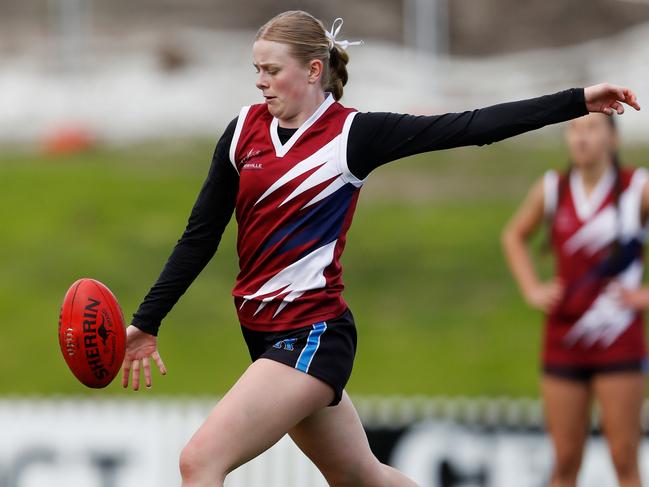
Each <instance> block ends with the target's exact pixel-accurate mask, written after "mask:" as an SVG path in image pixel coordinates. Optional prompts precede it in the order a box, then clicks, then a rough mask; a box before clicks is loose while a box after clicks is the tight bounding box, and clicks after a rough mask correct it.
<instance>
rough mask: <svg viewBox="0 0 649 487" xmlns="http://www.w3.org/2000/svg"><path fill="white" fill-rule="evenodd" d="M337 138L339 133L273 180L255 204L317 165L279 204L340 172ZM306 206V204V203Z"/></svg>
mask: <svg viewBox="0 0 649 487" xmlns="http://www.w3.org/2000/svg"><path fill="white" fill-rule="evenodd" d="M339 139H340V135H338V136H336V137H334V138H333V139H332V140H331V141H330V142H329V143H328V144H327V145H325V146H323V147H322V148H321V149H319V150H318V151H316V152H314V153H313V154H311V155H310V156H309V157H307V158H306V159H304V160H303V161H300V162H299V163H297V164H296V165H295V166H293V167H292V168H291V169H290V170H289V171H288V172H287V173H286V174H284V175H283V176H282V177H281V178H279V179H278V180H277V181H275V182H274V183H273V184H272V185H271V186H270V187H269V188H268V189H267V190H266V192H265V193H264V194H262V195H261V197H260V198H259V199H258V200H257V202H256V203H255V205H257V204H259V202H261V201H262V200H263V199H265V198H266V197H268V196H269V195H270V194H272V193H274V192H275V191H277V190H278V189H279V188H281V187H282V186H284V185H285V184H286V183H288V182H289V181H292V180H293V179H295V178H297V177H298V176H300V175H302V174H304V173H305V172H307V171H309V170H311V169H314V168H316V167H318V166H320V168H319V169H318V170H317V171H315V172H314V173H313V174H312V175H311V176H309V177H308V178H307V179H306V180H305V181H303V182H302V184H300V186H299V187H298V188H296V190H295V191H293V193H291V195H290V196H289V197H288V198H286V199H285V200H284V201H283V202H282V203H281V204H284V203H286V202H287V201H289V200H291V199H293V198H295V197H296V196H298V195H300V194H302V193H304V192H305V191H307V190H309V189H311V188H313V187H315V186H317V185H318V184H321V183H323V182H324V181H327V180H328V179H331V178H333V177H335V176H336V175H339V174H341V171H340V169H339V168H338V167H337V165H338V164H337V157H336V154H337V150H338V143H339ZM314 199H315V198H314ZM313 202H315V201H313ZM309 204H311V203H309ZM306 206H308V204H307V205H306Z"/></svg>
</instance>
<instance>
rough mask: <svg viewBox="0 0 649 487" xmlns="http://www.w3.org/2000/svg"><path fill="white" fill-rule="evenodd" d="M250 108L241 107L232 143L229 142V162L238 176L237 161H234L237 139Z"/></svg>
mask: <svg viewBox="0 0 649 487" xmlns="http://www.w3.org/2000/svg"><path fill="white" fill-rule="evenodd" d="M249 110H250V106H247V107H243V108H242V109H241V111H240V112H239V118H238V119H237V126H236V127H235V129H234V134H233V135H232V142H230V162H231V163H232V165H233V166H234V170H235V171H237V174H239V169H237V161H235V160H234V158H235V157H236V153H237V144H238V143H239V137H241V130H242V129H243V123H244V122H245V121H246V116H247V115H248V111H249Z"/></svg>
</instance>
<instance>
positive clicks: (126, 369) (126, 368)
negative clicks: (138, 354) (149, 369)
mask: <svg viewBox="0 0 649 487" xmlns="http://www.w3.org/2000/svg"><path fill="white" fill-rule="evenodd" d="M130 373H131V361H130V360H128V359H124V363H123V364H122V387H123V388H125V389H126V388H127V387H128V376H129V374H130Z"/></svg>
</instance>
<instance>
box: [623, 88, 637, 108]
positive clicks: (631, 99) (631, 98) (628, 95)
mask: <svg viewBox="0 0 649 487" xmlns="http://www.w3.org/2000/svg"><path fill="white" fill-rule="evenodd" d="M623 91H624V98H623V101H624V102H625V103H626V104H627V105H629V106H631V107H633V108H635V109H636V110H640V104H639V103H638V97H637V96H636V95H635V93H634V92H633V91H631V90H630V89H629V88H624V90H623Z"/></svg>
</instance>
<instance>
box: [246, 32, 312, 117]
mask: <svg viewBox="0 0 649 487" xmlns="http://www.w3.org/2000/svg"><path fill="white" fill-rule="evenodd" d="M252 57H253V63H254V66H255V69H256V70H257V72H258V73H259V75H258V77H257V82H256V86H257V88H259V89H260V90H261V92H262V95H263V96H264V99H265V101H266V104H267V105H268V111H269V112H270V113H271V115H273V116H274V117H275V118H278V119H279V120H280V121H282V120H291V119H293V118H294V117H296V115H297V114H299V113H300V111H301V106H302V103H303V100H304V98H305V94H306V92H307V89H308V87H309V82H308V77H309V68H308V67H306V66H304V65H302V64H301V63H300V62H299V61H298V60H297V59H295V58H294V57H293V56H292V55H291V52H290V46H289V45H288V44H282V43H280V42H274V41H267V40H264V39H260V40H258V41H256V42H255V43H254V44H253V46H252Z"/></svg>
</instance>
